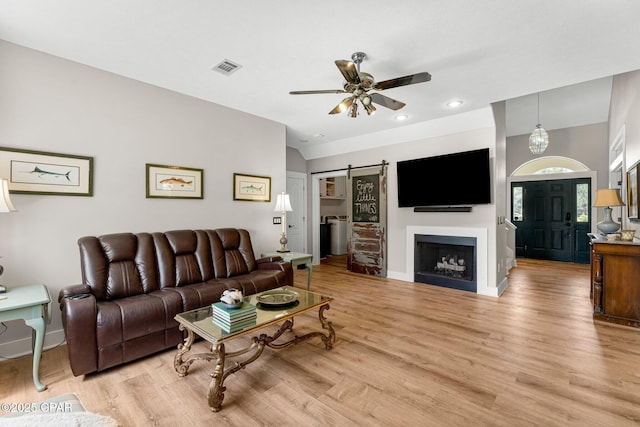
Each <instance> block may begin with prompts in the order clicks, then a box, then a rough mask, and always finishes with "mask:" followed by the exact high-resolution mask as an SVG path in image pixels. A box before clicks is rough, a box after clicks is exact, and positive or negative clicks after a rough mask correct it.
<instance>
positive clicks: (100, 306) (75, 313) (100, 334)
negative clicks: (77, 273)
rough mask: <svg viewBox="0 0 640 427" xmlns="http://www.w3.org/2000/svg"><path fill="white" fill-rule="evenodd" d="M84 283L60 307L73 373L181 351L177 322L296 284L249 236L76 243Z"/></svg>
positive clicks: (179, 234)
mask: <svg viewBox="0 0 640 427" xmlns="http://www.w3.org/2000/svg"><path fill="white" fill-rule="evenodd" d="M78 245H79V247H80V262H81V267H82V283H83V284H82V285H74V286H70V287H67V288H64V289H62V290H61V291H60V294H59V297H58V301H59V302H60V309H61V310H62V324H63V326H64V330H65V333H66V339H67V347H68V349H69V362H70V363H71V369H72V371H73V374H74V375H76V376H78V375H83V374H88V373H91V372H96V371H102V370H104V369H107V368H111V367H113V366H117V365H120V364H123V363H127V362H130V361H132V360H135V359H138V358H140V357H143V356H147V355H149V354H152V353H155V352H158V351H161V350H165V349H167V348H170V347H175V346H176V345H177V344H179V343H180V342H181V341H182V340H183V332H182V331H180V330H179V329H178V323H177V322H176V321H175V320H174V316H175V315H176V314H178V313H181V312H183V311H187V310H191V309H195V308H199V307H204V306H207V305H209V304H211V303H213V302H216V301H218V300H219V299H220V296H221V295H222V292H224V290H226V289H229V288H236V289H241V290H242V292H243V294H244V295H250V294H255V293H258V292H262V291H265V290H268V289H273V288H277V287H280V286H293V270H292V268H291V264H290V263H285V262H281V260H280V259H279V257H275V258H261V259H256V258H255V256H254V253H253V247H252V246H251V239H250V236H249V233H248V232H247V231H246V230H241V229H234V228H223V229H217V230H175V231H167V232H164V233H138V234H133V233H120V234H109V235H104V236H100V237H83V238H81V239H79V240H78Z"/></svg>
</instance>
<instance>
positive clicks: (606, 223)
mask: <svg viewBox="0 0 640 427" xmlns="http://www.w3.org/2000/svg"><path fill="white" fill-rule="evenodd" d="M593 206H594V207H596V208H604V219H603V220H602V221H600V222H599V223H598V225H597V226H596V227H598V230H600V231H601V232H602V233H604V234H611V233H615V232H616V231H618V230H619V229H620V224H618V223H617V222H614V221H613V218H611V211H612V209H611V206H624V202H623V201H622V199H621V198H620V193H619V192H618V190H616V189H614V188H606V189H602V190H598V192H597V193H596V201H595V202H594V203H593Z"/></svg>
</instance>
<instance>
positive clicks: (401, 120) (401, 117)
mask: <svg viewBox="0 0 640 427" xmlns="http://www.w3.org/2000/svg"><path fill="white" fill-rule="evenodd" d="M408 118H409V116H408V115H406V114H398V115H397V116H396V120H397V121H399V122H403V121H405V120H407V119H408Z"/></svg>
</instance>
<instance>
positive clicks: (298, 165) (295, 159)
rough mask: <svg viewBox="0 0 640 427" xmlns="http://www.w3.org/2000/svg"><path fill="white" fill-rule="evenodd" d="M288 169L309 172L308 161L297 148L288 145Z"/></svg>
mask: <svg viewBox="0 0 640 427" xmlns="http://www.w3.org/2000/svg"><path fill="white" fill-rule="evenodd" d="M287 170H288V171H290V172H301V173H306V172H307V161H306V160H305V158H304V157H302V154H300V152H299V151H298V150H296V149H295V148H291V147H287Z"/></svg>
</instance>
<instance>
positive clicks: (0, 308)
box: [0, 285, 51, 391]
mask: <svg viewBox="0 0 640 427" xmlns="http://www.w3.org/2000/svg"><path fill="white" fill-rule="evenodd" d="M0 297H6V298H5V299H0V322H6V321H8V320H17V319H23V320H24V323H26V324H27V325H28V326H30V327H31V328H32V329H33V332H32V333H31V349H32V350H33V383H34V384H35V386H36V389H37V390H38V391H43V390H45V389H46V388H47V386H46V385H44V384H42V383H41V382H40V378H39V374H38V371H39V369H40V356H42V346H43V344H44V334H45V332H46V325H45V323H48V321H49V316H48V312H49V310H48V306H49V304H50V303H51V297H50V296H49V290H48V289H47V287H46V286H45V285H32V286H22V287H19V288H9V290H8V291H7V292H6V293H3V294H0Z"/></svg>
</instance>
